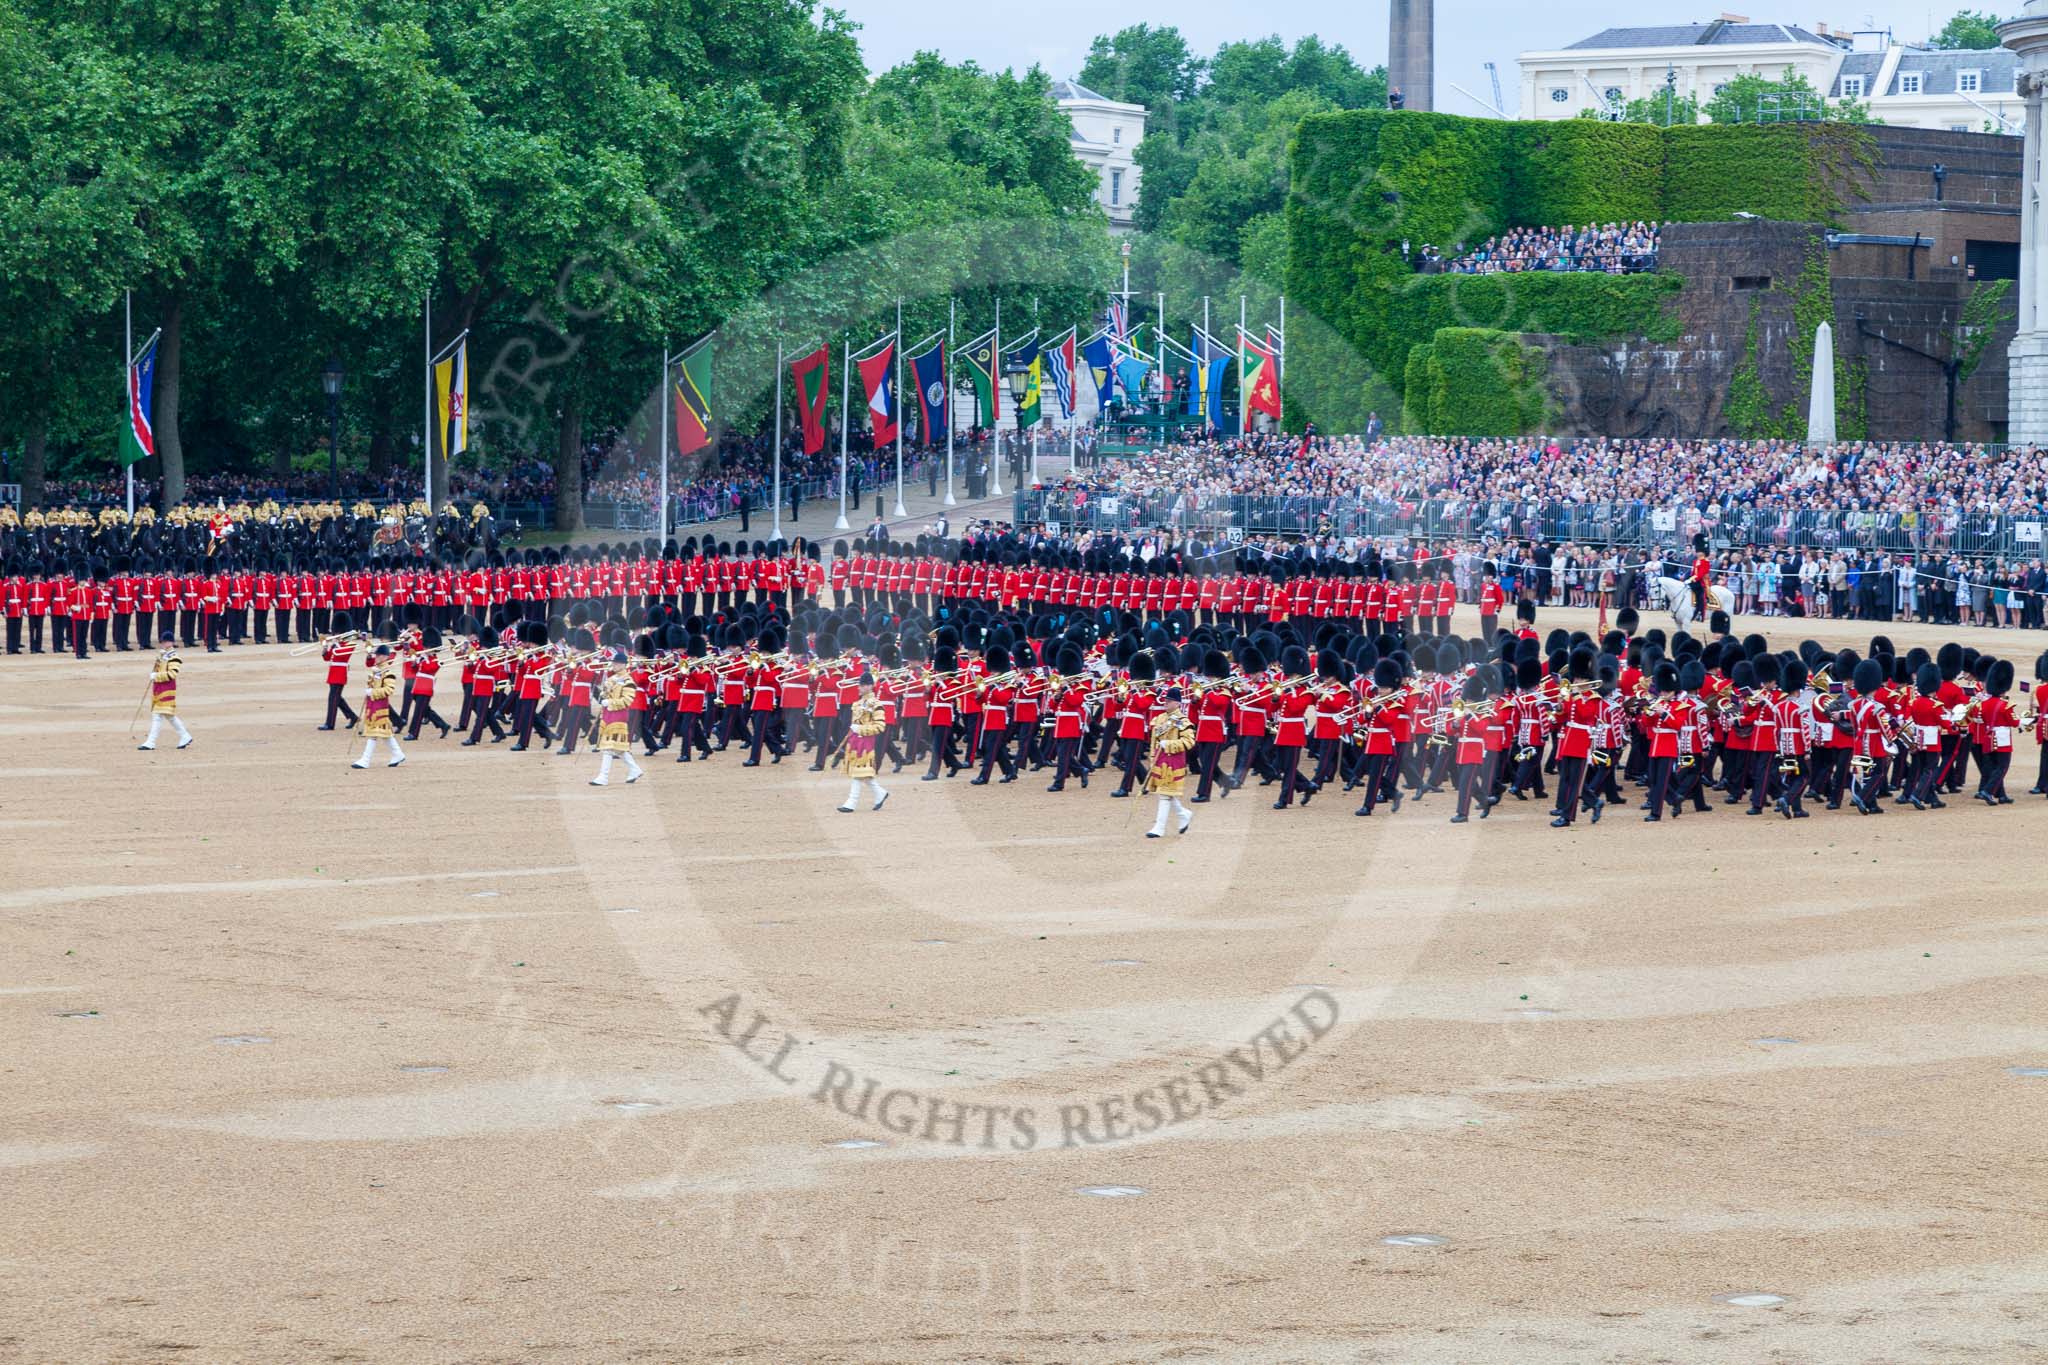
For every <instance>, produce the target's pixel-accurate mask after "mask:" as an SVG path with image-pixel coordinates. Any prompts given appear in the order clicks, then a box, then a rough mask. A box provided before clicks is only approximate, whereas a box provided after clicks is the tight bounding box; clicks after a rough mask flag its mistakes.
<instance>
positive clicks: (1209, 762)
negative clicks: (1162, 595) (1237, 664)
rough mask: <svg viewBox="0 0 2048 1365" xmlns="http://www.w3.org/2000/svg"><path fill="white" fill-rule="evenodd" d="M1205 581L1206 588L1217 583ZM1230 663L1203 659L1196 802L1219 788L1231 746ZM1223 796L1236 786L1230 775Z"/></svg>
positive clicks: (1196, 712) (1212, 654)
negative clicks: (1222, 765) (1226, 750)
mask: <svg viewBox="0 0 2048 1365" xmlns="http://www.w3.org/2000/svg"><path fill="white" fill-rule="evenodd" d="M1213 581H1214V580H1213V579H1208V578H1205V579H1203V580H1202V582H1203V583H1204V584H1207V583H1211V582H1213ZM1229 682H1230V660H1229V658H1228V657H1227V656H1225V654H1224V653H1223V651H1222V650H1220V649H1211V650H1209V651H1208V652H1206V653H1205V654H1203V655H1202V681H1200V682H1198V683H1196V684H1195V696H1194V706H1193V707H1192V708H1191V710H1192V719H1193V720H1194V723H1195V753H1194V770H1195V772H1197V773H1198V774H1200V775H1201V782H1200V784H1199V785H1198V786H1197V788H1196V790H1195V794H1194V797H1193V798H1192V799H1193V800H1194V801H1196V802H1202V801H1207V800H1208V799H1209V789H1210V788H1211V787H1213V786H1214V785H1215V784H1216V780H1217V777H1218V774H1217V772H1216V766H1217V764H1218V763H1219V762H1221V760H1222V758H1223V749H1224V746H1226V745H1227V744H1229V743H1230V713H1231V710H1232V701H1231V695H1230V689H1229V686H1228V684H1229ZM1221 776H1222V780H1223V795H1224V796H1225V797H1228V796H1229V795H1230V793H1231V790H1232V786H1231V781H1230V774H1228V773H1224V774H1221Z"/></svg>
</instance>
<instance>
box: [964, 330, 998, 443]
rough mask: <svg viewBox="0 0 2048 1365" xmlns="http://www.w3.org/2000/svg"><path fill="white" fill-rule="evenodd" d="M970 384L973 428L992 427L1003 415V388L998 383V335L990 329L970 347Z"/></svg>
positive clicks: (973, 341) (968, 373)
mask: <svg viewBox="0 0 2048 1365" xmlns="http://www.w3.org/2000/svg"><path fill="white" fill-rule="evenodd" d="M966 360H967V382H968V383H969V384H971V385H973V386H974V409H975V411H974V424H975V425H976V426H980V427H993V426H995V424H996V422H997V420H998V419H1000V418H1001V417H1002V415H1003V386H1002V385H1001V384H1000V383H998V382H997V379H996V333H995V329H994V328H993V327H991V328H990V329H989V330H988V331H986V332H983V333H982V334H981V335H980V336H978V337H976V338H975V339H974V340H972V341H970V342H968V343H967V355H966Z"/></svg>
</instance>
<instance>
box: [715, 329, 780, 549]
mask: <svg viewBox="0 0 2048 1365" xmlns="http://www.w3.org/2000/svg"><path fill="white" fill-rule="evenodd" d="M714 359H715V357H714ZM774 465H775V473H774V476H773V477H774V482H773V483H772V484H771V485H770V488H769V496H771V497H772V498H774V500H775V538H776V539H777V540H780V539H781V538H782V338H781V337H777V338H775V461H774Z"/></svg>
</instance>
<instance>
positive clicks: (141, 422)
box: [121, 337, 156, 465]
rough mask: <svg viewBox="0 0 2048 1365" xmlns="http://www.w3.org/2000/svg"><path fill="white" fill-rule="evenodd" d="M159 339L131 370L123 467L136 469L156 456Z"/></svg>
mask: <svg viewBox="0 0 2048 1365" xmlns="http://www.w3.org/2000/svg"><path fill="white" fill-rule="evenodd" d="M155 411H156V338H155V337H151V338H150V339H149V344H148V345H147V346H144V347H143V348H142V354H141V355H139V356H137V357H135V361H134V363H133V364H131V365H129V367H128V420H127V421H126V422H125V423H123V424H122V427H121V463H122V464H123V465H132V464H134V463H135V462H136V461H137V460H146V459H148V458H150V457H151V456H152V455H154V454H156V423H155V420H154V418H153V414H154V413H155Z"/></svg>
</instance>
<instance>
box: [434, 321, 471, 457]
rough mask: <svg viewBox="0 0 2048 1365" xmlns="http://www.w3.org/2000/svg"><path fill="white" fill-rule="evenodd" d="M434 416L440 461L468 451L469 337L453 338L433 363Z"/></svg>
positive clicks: (466, 334) (464, 334) (466, 335)
mask: <svg viewBox="0 0 2048 1365" xmlns="http://www.w3.org/2000/svg"><path fill="white" fill-rule="evenodd" d="M434 413H435V416H436V417H437V419H438V420H439V425H440V428H441V458H442V459H444V460H448V461H451V462H452V461H453V460H454V459H455V457H456V456H458V455H460V454H462V452H464V451H465V450H468V449H469V333H467V332H464V333H463V334H462V335H461V336H459V337H457V338H455V340H454V342H453V343H452V344H450V346H449V347H448V349H447V350H445V351H443V352H441V355H440V358H439V359H437V360H435V361H434Z"/></svg>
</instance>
